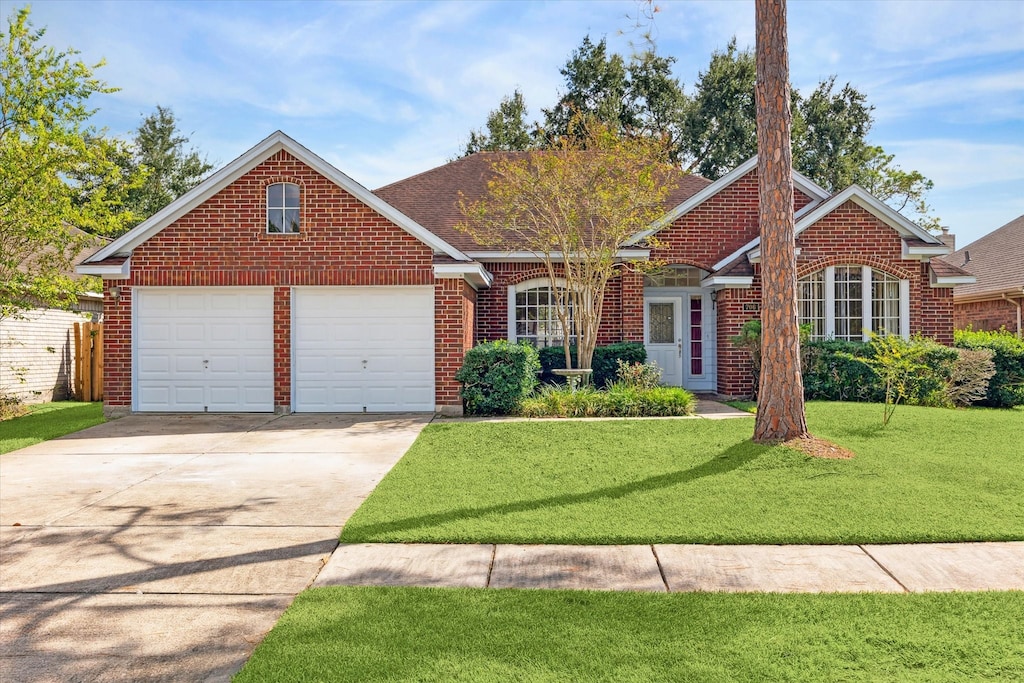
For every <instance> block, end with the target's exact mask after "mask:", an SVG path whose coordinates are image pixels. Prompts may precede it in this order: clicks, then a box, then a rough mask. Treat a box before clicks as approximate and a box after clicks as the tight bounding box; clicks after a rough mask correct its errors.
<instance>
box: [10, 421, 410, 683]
mask: <svg viewBox="0 0 1024 683" xmlns="http://www.w3.org/2000/svg"><path fill="white" fill-rule="evenodd" d="M429 421H430V416H429V415H412V414H409V415H358V416H354V415H289V416H284V417H277V416H273V415H132V416H129V417H125V418H122V419H120V420H116V421H113V422H108V423H106V424H103V425H100V426H98V427H93V428H92V429H87V430H85V431H82V432H78V433H77V434H73V435H70V436H68V437H64V438H62V439H56V440H54V441H49V442H46V443H42V444H38V445H36V446H32V447H29V448H26V449H23V450H20V451H16V452H14V453H9V454H6V455H3V456H0V680H2V681H8V680H10V681H51V680H52V681H85V680H88V681H104V680H191V681H202V680H228V679H230V677H231V675H232V674H233V673H234V672H236V671H237V670H238V669H239V668H240V667H241V666H242V664H243V663H244V662H245V660H246V658H248V656H249V655H250V654H251V653H252V650H253V648H254V647H255V646H256V644H257V643H258V642H259V641H260V640H261V639H262V638H263V635H264V634H265V633H266V632H267V631H269V630H270V628H271V627H272V626H273V625H274V623H275V622H276V621H277V619H278V618H279V617H280V616H281V613H282V612H283V611H284V609H285V608H286V607H287V606H288V604H290V603H291V601H292V598H293V597H294V596H295V595H296V594H297V593H298V592H300V591H301V590H303V589H304V588H306V587H307V586H309V585H310V584H311V583H312V582H313V580H314V579H315V578H316V576H317V574H318V573H319V571H320V569H321V568H322V567H323V564H324V562H326V560H327V558H328V557H329V556H330V554H331V552H332V551H333V550H334V548H335V547H337V544H338V541H337V539H338V534H339V532H340V530H341V527H342V525H343V524H344V522H345V520H347V519H348V517H349V515H351V514H352V512H354V511H355V509H356V508H357V507H359V505H360V503H361V502H362V501H363V499H365V498H366V496H367V495H369V493H370V492H371V491H372V490H373V488H374V487H375V486H376V485H377V483H378V482H379V481H380V480H381V478H382V477H383V476H384V475H385V474H386V473H387V472H388V470H390V469H391V467H392V466H393V465H394V464H395V463H396V462H397V461H398V460H399V458H401V457H402V455H403V454H404V453H405V451H406V450H407V449H408V448H409V446H410V445H411V444H412V442H413V441H414V440H415V439H416V436H417V435H418V434H419V432H420V430H421V429H422V428H423V426H424V425H426V424H427V423H428V422H429Z"/></svg>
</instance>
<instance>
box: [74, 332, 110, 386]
mask: <svg viewBox="0 0 1024 683" xmlns="http://www.w3.org/2000/svg"><path fill="white" fill-rule="evenodd" d="M74 391H75V398H77V399H78V400H79V401H102V400H103V323H75V386H74Z"/></svg>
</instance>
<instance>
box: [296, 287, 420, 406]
mask: <svg viewBox="0 0 1024 683" xmlns="http://www.w3.org/2000/svg"><path fill="white" fill-rule="evenodd" d="M294 291H295V298H294V301H293V304H292V316H293V318H292V320H293V323H292V350H293V353H294V359H295V360H294V365H293V368H294V370H293V372H294V379H295V385H294V386H295V392H294V405H293V408H294V409H295V410H296V411H301V412H356V413H362V412H370V413H375V412H403V411H410V412H419V411H424V412H425V411H432V410H433V409H434V288H433V287H304V288H296V289H295V290H294Z"/></svg>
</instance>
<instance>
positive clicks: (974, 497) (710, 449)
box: [341, 403, 1024, 544]
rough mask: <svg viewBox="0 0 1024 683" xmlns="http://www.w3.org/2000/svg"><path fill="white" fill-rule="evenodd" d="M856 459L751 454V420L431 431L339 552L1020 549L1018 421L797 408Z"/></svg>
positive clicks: (767, 451) (844, 407)
mask: <svg viewBox="0 0 1024 683" xmlns="http://www.w3.org/2000/svg"><path fill="white" fill-rule="evenodd" d="M807 414H808V420H809V424H810V428H811V431H812V432H813V433H814V434H815V435H817V436H819V437H823V438H826V439H828V440H830V441H832V442H834V443H837V444H839V445H841V446H845V447H846V448H849V449H851V450H853V451H854V452H855V453H856V457H855V458H853V459H852V460H823V459H820V458H810V457H807V456H805V455H803V454H801V453H798V452H796V451H793V450H791V449H788V448H785V447H781V446H775V447H767V446H760V445H755V444H753V443H751V442H750V435H751V432H752V431H753V422H752V420H746V419H734V420H718V421H713V420H622V421H619V420H614V421H596V422H595V421H571V422H558V421H543V422H476V423H444V424H435V425H430V426H429V427H427V428H426V429H425V430H424V431H423V433H422V434H421V435H420V438H419V439H418V440H417V442H416V443H415V444H414V445H413V447H412V448H411V449H410V451H409V453H408V454H407V455H406V456H405V458H403V459H402V461H401V462H399V464H398V465H397V466H396V467H395V468H394V469H393V470H392V471H391V472H390V473H389V474H388V475H387V476H386V477H385V478H384V480H383V481H382V482H381V484H380V485H379V486H378V487H377V489H376V490H375V491H374V492H373V493H372V494H371V495H370V497H369V498H368V499H367V500H366V501H365V502H364V504H363V505H362V506H361V507H360V508H359V510H357V511H356V513H355V514H354V515H353V516H352V518H351V519H350V520H349V522H348V524H347V525H346V526H345V528H344V530H343V531H342V535H341V538H342V541H344V542H351V543H357V542H409V541H421V542H434V543H438V542H441V543H444V542H451V543H477V542H484V543H568V544H590V543H596V544H611V543H717V544H736V543H767V544H775V543H815V544H827V543H903V542H906V543H910V542H941V541H981V540H992V541H998V540H1021V539H1024V476H1021V475H1022V473H1024V448H1021V435H1022V434H1024V413H1022V412H1021V411H1015V410H991V409H972V410H959V411H954V410H943V409H936V408H916V407H908V406H900V408H899V409H898V410H897V412H896V416H895V417H894V418H893V421H892V422H891V423H890V424H889V426H888V427H886V428H885V429H882V428H881V427H880V424H881V417H882V407H881V406H880V405H873V404H852V403H850V404H840V403H811V404H809V405H808V407H807Z"/></svg>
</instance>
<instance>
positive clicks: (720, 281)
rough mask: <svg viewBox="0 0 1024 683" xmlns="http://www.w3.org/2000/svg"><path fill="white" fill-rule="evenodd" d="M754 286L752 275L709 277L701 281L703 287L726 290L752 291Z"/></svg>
mask: <svg viewBox="0 0 1024 683" xmlns="http://www.w3.org/2000/svg"><path fill="white" fill-rule="evenodd" d="M753 285H754V278H753V276H751V275H709V276H708V277H706V278H704V279H703V280H701V281H700V286H701V287H723V288H726V289H750V288H751V287H753Z"/></svg>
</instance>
